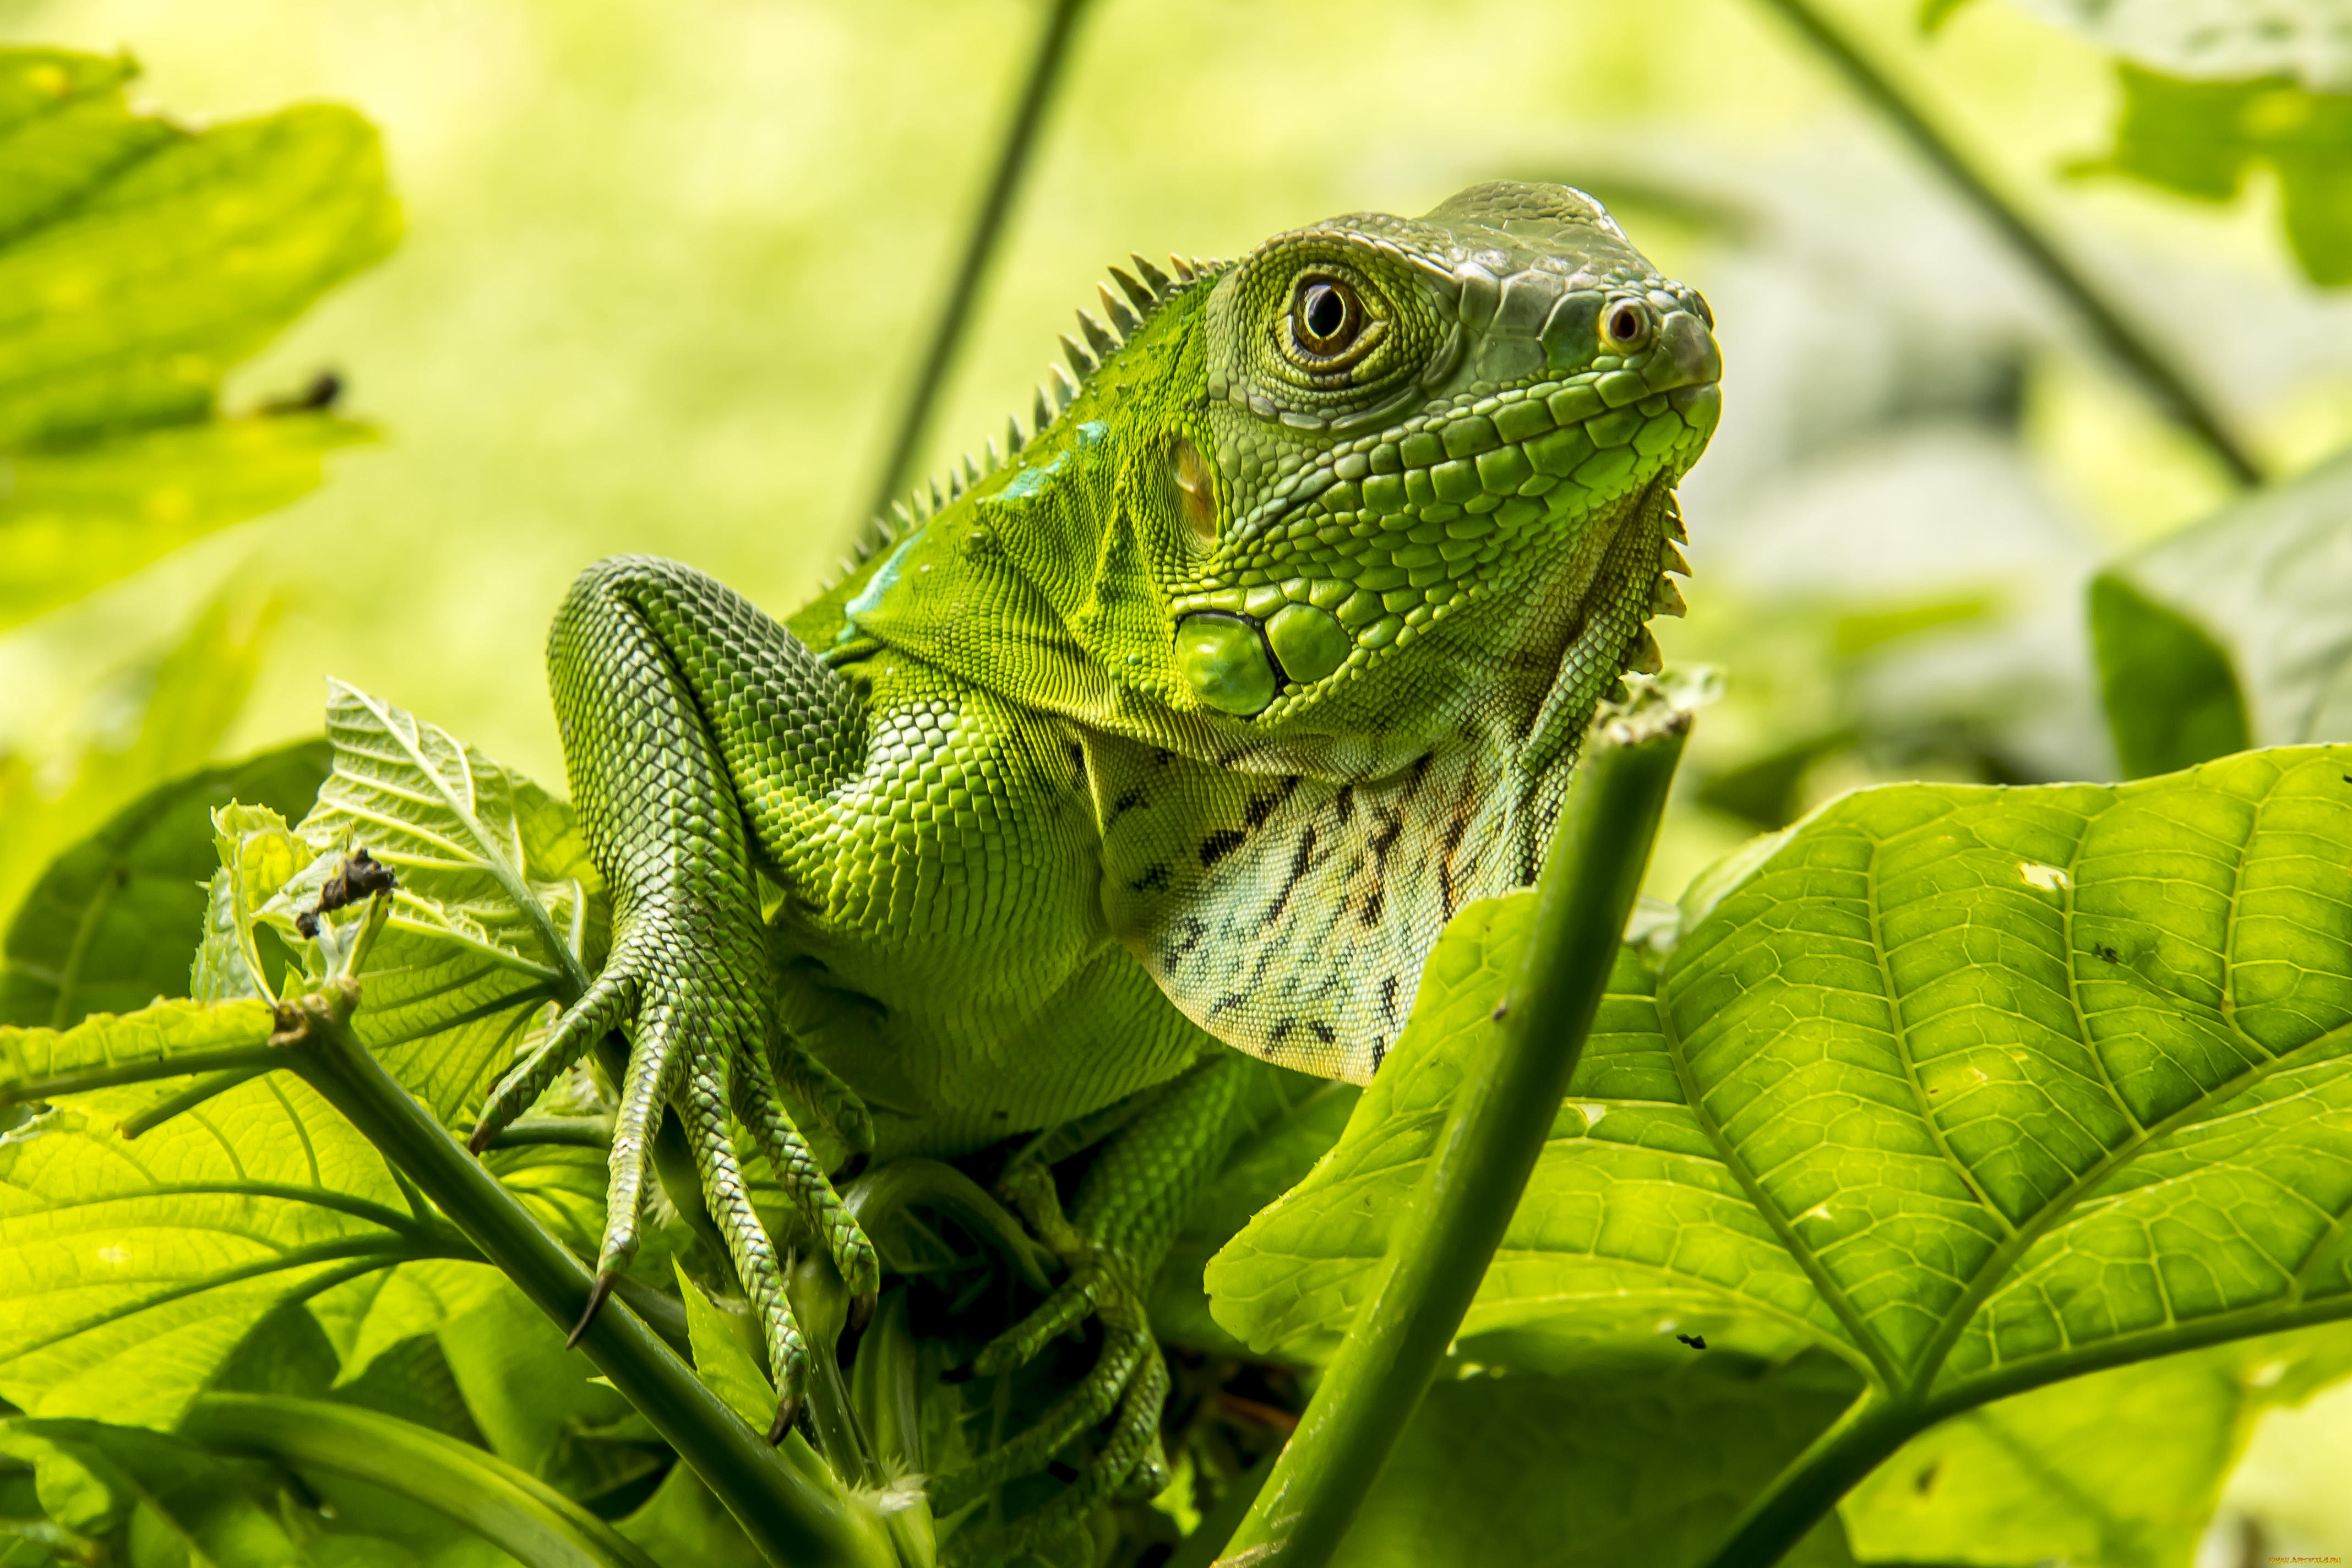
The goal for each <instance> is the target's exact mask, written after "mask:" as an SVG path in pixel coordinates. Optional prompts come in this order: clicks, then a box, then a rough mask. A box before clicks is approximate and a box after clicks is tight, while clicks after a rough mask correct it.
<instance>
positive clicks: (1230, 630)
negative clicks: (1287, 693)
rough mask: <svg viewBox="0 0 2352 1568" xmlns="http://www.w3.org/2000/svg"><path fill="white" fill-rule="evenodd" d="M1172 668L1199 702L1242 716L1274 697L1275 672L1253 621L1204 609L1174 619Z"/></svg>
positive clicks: (1259, 708)
mask: <svg viewBox="0 0 2352 1568" xmlns="http://www.w3.org/2000/svg"><path fill="white" fill-rule="evenodd" d="M1176 668H1178V669H1179V670H1181V671H1182V672H1183V676H1184V679H1185V680H1186V681H1187V682H1188V683H1190V685H1191V686H1192V689H1193V691H1194V692H1196V693H1198V694H1199V696H1200V699H1201V700H1202V701H1203V702H1205V703H1207V704H1208V705H1209V706H1210V707H1212V708H1214V709H1216V710H1218V711H1219V712H1221V713H1231V714H1234V715H1235V716H1236V717H1239V718H1243V719H1246V718H1248V717H1249V716H1250V715H1251V714H1253V713H1256V712H1258V711H1260V710H1263V709H1264V708H1265V705H1266V704H1267V703H1269V702H1271V701H1273V700H1274V693H1275V689H1276V687H1277V686H1279V685H1280V684H1281V682H1280V681H1279V680H1278V679H1276V676H1275V673H1274V660H1273V658H1271V657H1270V656H1269V655H1268V654H1267V652H1266V648H1265V637H1262V636H1260V635H1259V633H1258V628H1257V623H1256V622H1255V621H1247V620H1244V619H1243V618H1242V617H1241V616H1225V615H1219V614H1217V613H1215V612H1213V611H1205V612H1202V613H1201V614H1198V615H1191V616H1185V617H1184V618H1183V619H1182V620H1181V621H1179V622H1177V623H1176Z"/></svg>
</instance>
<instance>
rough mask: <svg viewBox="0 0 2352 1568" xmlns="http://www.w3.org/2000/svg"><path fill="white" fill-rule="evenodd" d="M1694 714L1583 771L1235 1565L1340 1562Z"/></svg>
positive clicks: (1553, 1076) (1440, 1352)
mask: <svg viewBox="0 0 2352 1568" xmlns="http://www.w3.org/2000/svg"><path fill="white" fill-rule="evenodd" d="M1688 728H1689V719H1688V716H1687V714H1684V713H1679V712H1677V713H1675V714H1673V715H1672V716H1671V717H1669V718H1666V719H1665V720H1664V721H1663V722H1660V723H1658V724H1656V725H1655V726H1654V728H1653V729H1652V731H1651V732H1650V733H1648V734H1647V735H1646V736H1644V737H1643V738H1641V739H1637V740H1633V742H1630V743H1628V744H1622V745H1607V744H1603V743H1602V742H1601V737H1600V735H1599V733H1598V732H1597V731H1596V733H1595V736H1594V739H1593V741H1592V742H1590V743H1591V746H1592V748H1593V749H1592V752H1591V755H1589V756H1588V757H1586V759H1585V760H1584V761H1583V762H1582V763H1580V765H1579V766H1578V768H1577V771H1576V777H1575V780H1574V782H1573V783H1572V784H1570V793H1569V798H1568V803H1567V805H1566V807H1565V809H1564V810H1562V812H1561V814H1560V820H1559V831H1558V833H1557V835H1556V836H1555V837H1554V838H1553V840H1552V845H1551V853H1550V856H1549V859H1548V861H1547V863H1546V866H1545V869H1544V874H1543V879H1542V881H1541V882H1540V883H1538V889H1537V903H1536V916H1535V924H1534V929H1533V930H1532V931H1530V933H1529V935H1528V945H1527V952H1526V956H1525V958H1524V959H1523V960H1522V962H1521V964H1520V967H1519V973H1518V974H1517V977H1516V979H1515V980H1514V981H1513V983H1512V986H1511V989H1510V990H1509V991H1508V992H1507V993H1506V994H1505V995H1504V997H1503V999H1502V1001H1501V1002H1500V1003H1499V1004H1498V1005H1496V1009H1495V1016H1496V1020H1497V1023H1498V1027H1497V1028H1496V1030H1495V1041H1494V1045H1493V1047H1492V1052H1493V1055H1492V1058H1491V1061H1490V1063H1489V1065H1488V1067H1487V1068H1486V1070H1484V1071H1476V1072H1472V1073H1469V1074H1467V1075H1466V1076H1465V1079H1464V1087H1463V1089H1461V1091H1460V1092H1459V1094H1458V1095H1457V1096H1456V1099H1455V1101H1454V1111H1453V1115H1452V1116H1451V1117H1450V1118H1449V1119H1448V1121H1447V1122H1446V1124H1445V1128H1444V1131H1443V1132H1442V1133H1441V1134H1440V1135H1439V1138H1438V1143H1437V1147H1436V1149H1435V1150H1434V1151H1433V1152H1432V1154H1431V1158H1430V1161H1429V1167H1428V1169H1427V1170H1426V1171H1424V1172H1423V1173H1422V1178H1421V1183H1420V1184H1419V1186H1417V1187H1416V1188H1415V1189H1414V1192H1413V1196H1412V1206H1411V1207H1410V1208H1409V1209H1408V1210H1407V1211H1406V1212H1405V1213H1404V1214H1402V1215H1400V1216H1399V1217H1398V1220H1397V1225H1396V1229H1395V1231H1394V1233H1393V1239H1392V1240H1391V1243H1390V1246H1389V1257H1390V1259H1391V1261H1390V1265H1389V1269H1388V1274H1387V1277H1386V1278H1385V1279H1383V1280H1382V1281H1381V1285H1380V1288H1379V1289H1377V1290H1376V1291H1375V1292H1374V1293H1373V1294H1372V1296H1371V1297H1370V1300H1367V1301H1366V1302H1365V1303H1364V1305H1363V1307H1362V1309H1361V1310H1360V1311H1359V1312H1358V1314H1357V1317H1356V1321H1355V1325H1354V1328H1353V1329H1352V1331H1350V1332H1349V1335H1348V1338H1347V1341H1346V1342H1344V1343H1343V1344H1342V1345H1341V1346H1340V1347H1339V1354H1338V1355H1337V1356H1336V1357H1335V1358H1334V1359H1333V1361H1332V1363H1331V1365H1330V1367H1329V1369H1328V1371H1327V1372H1326V1373H1324V1377H1323V1383H1322V1386H1321V1387H1320V1388H1318V1390H1317V1391H1316V1394H1315V1399H1314V1402H1313V1403H1312V1404H1310V1405H1308V1406H1307V1414H1306V1416H1305V1417H1304V1418H1303V1419H1302V1420H1301V1421H1300V1422H1299V1425H1298V1431H1297V1435H1296V1436H1293V1437H1292V1438H1291V1440H1290V1442H1289V1444H1288V1445H1287V1446H1286V1447H1285V1448H1284V1449H1283V1451H1282V1457H1281V1458H1280V1459H1278V1460H1277V1461H1276V1464H1275V1468H1274V1473H1273V1474H1272V1475H1271V1476H1269V1477H1268V1478H1267V1479H1266V1483H1265V1489H1264V1490H1262V1491H1261V1492H1260V1493H1259V1494H1258V1497H1257V1500H1256V1502H1255V1504H1254V1505H1252V1507H1251V1509H1250V1512H1249V1516H1248V1517H1247V1518H1246V1519H1244V1521H1242V1526H1241V1528H1240V1530H1238V1531H1235V1533H1234V1539H1233V1541H1232V1542H1230V1543H1228V1544H1227V1546H1226V1548H1225V1552H1226V1555H1227V1557H1228V1558H1241V1557H1243V1556H1244V1554H1246V1553H1249V1552H1251V1551H1252V1550H1253V1549H1255V1550H1256V1551H1257V1552H1258V1553H1259V1555H1256V1556H1252V1557H1250V1558H1249V1561H1250V1562H1252V1563H1269V1564H1270V1563H1280V1564H1281V1565H1282V1568H1320V1564H1322V1563H1326V1562H1328V1561H1329V1560H1330V1558H1331V1555H1332V1553H1333V1552H1336V1551H1338V1549H1339V1543H1340V1541H1341V1540H1342V1538H1343V1537H1344V1536H1345V1535H1346V1534H1347V1531H1348V1527H1349V1524H1350V1523H1351V1522H1352V1521H1354V1519H1355V1517H1356V1510H1357V1509H1358V1508H1359V1507H1360V1505H1361V1504H1362V1502H1363V1500H1364V1497H1365V1495H1366V1494H1367V1493H1368V1492H1369V1491H1370V1489H1371V1486H1372V1482H1373V1481H1374V1480H1375V1479H1377V1478H1378V1476H1379V1474H1380V1469H1381V1464H1382V1463H1383V1462H1384V1461H1385V1460H1386V1459H1387V1458H1388V1454H1389V1449H1390V1448H1391V1447H1392V1446H1393V1445H1394V1444H1395V1442H1396V1438H1397V1435H1398V1434H1399V1433H1400V1432H1402V1430H1403V1429H1404V1426H1405V1424H1406V1423H1407V1422H1408V1421H1410V1420H1411V1419H1412V1413H1413V1410H1414V1407H1415V1406H1416V1405H1419V1404H1420V1402H1421V1396H1422V1394H1423V1390H1424V1389H1426V1388H1427V1386H1428V1384H1429V1379H1430V1374H1431V1373H1433V1371H1434V1370H1435V1368H1436V1366H1437V1363H1438V1361H1439V1360H1440V1359H1441V1358H1442V1357H1443V1356H1444V1353H1445V1348H1446V1346H1447V1345H1448V1344H1449V1343H1451V1342H1452V1341H1453V1339H1454V1333H1455V1332H1456V1331H1458V1330H1459V1329H1460V1327H1461V1325H1462V1316H1463V1314H1464V1313H1465V1311H1467V1310H1469V1306H1470V1301H1471V1298H1472V1297H1473V1296H1475V1294H1476V1293H1477V1289H1478V1282H1479V1280H1480V1279H1483V1278H1484V1277H1485V1275H1486V1265H1487V1263H1488V1262H1489V1261H1490V1260H1491V1259H1492V1258H1494V1256H1495V1248H1496V1246H1497V1245H1498V1244H1499V1243H1500V1242H1501V1241H1502V1238H1503V1232H1504V1229H1505V1227H1506V1226H1508V1225H1509V1223H1510V1219H1511V1215H1512V1213H1513V1211H1514V1210H1516V1209H1517V1207H1518V1200H1519V1194H1520V1193H1521V1192H1522V1191H1523V1190H1524V1189H1525V1188H1526V1186H1527V1182H1528V1174H1529V1173H1531V1172H1532V1171H1533V1170H1534V1169H1535V1163H1536V1159H1537V1157H1538V1155H1539V1154H1540V1153H1541V1152H1543V1146H1544V1142H1545V1140H1546V1139H1547V1138H1548V1137H1549V1135H1550V1132H1551V1126H1552V1119H1553V1117H1554V1115H1555V1114H1556V1113H1557V1112H1558V1110H1559V1102H1560V1098H1561V1096H1562V1095H1564V1094H1565V1093H1566V1092H1567V1090H1568V1079H1569V1075H1570V1073H1571V1072H1572V1071H1574V1070H1575V1067H1576V1060H1577V1058H1578V1057H1579V1056H1580V1054H1581V1053H1582V1051H1583V1049H1584V1038H1585V1035H1586V1033H1587V1031H1589V1030H1590V1029H1591V1026H1592V1018H1593V1015H1594V1013H1595V1012H1596V1011H1597V1010H1598V1009H1599V1007H1600V1005H1601V993H1602V991H1603V990H1604V989H1605V988H1606V987H1607V984H1608V981H1609V973H1610V970H1611V968H1612V965H1613V964H1614V963H1615V961H1616V957H1617V950H1618V945H1619V943H1620V942H1621V941H1622V936H1623V933H1624V930H1625V921H1626V919H1627V917H1628V916H1629V915H1630V914H1631V913H1632V912H1633V897H1634V893H1635V891H1636V890H1637V889H1639V888H1640V886H1641V880H1642V871H1643V867H1644V866H1646V865H1647V864H1648V861H1649V856H1650V843H1651V840H1652V839H1653V838H1654V837H1656V835H1657V830H1658V820H1659V817H1660V816H1661V815H1662V814H1663V813H1664V809H1665V802H1666V788H1667V785H1668V784H1671V783H1672V782H1673V780H1674V773H1675V762H1676V761H1677V760H1678V759H1679V758H1680V757H1681V755H1682V747H1683V738H1684V736H1685V733H1687V731H1688Z"/></svg>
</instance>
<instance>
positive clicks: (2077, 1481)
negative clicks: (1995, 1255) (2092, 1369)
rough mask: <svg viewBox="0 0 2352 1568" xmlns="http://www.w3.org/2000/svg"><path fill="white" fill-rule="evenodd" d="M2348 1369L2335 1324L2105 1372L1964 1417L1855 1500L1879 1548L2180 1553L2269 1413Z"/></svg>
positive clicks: (2171, 1564) (2122, 1559)
mask: <svg viewBox="0 0 2352 1568" xmlns="http://www.w3.org/2000/svg"><path fill="white" fill-rule="evenodd" d="M2347 1372H2352V1331H2347V1330H2346V1329H2345V1328H2343V1327H2341V1326H2331V1327H2328V1328H2326V1329H2306V1330H2304V1331H2299V1332H2297V1333H2293V1334H2280V1335H2266V1336H2264V1337H2263V1338H2260V1339H2253V1340H2242V1341H2239V1342H2236V1343H2233V1344H2226V1345H2217V1346H2215V1347H2213V1348H2212V1349H2210V1350H2204V1351H2196V1352H2190V1353H2189V1354H2186V1355H2179V1356H2167V1357H2165V1358H2164V1359H2162V1360H2160V1361H2154V1362H2144V1363H2139V1364H2137V1365H2133V1366H2125V1367H2116V1368H2113V1369H2111V1370H2109V1371H2106V1372H2102V1373H2093V1374H2092V1375H2090V1376H2088V1377H2084V1378H2081V1379H2078V1380H2075V1381H2074V1382H2070V1383H2065V1384H2059V1385H2057V1386H2055V1387H2052V1388H2043V1389H2037V1390H2035V1391H2034V1392H2033V1393H2032V1394H2020V1395H2018V1396H2017V1397H2016V1398H2014V1399H2004V1400H2001V1401H2000V1402H1999V1403H1997V1404H1993V1405H1985V1406H1983V1407H1981V1408H1979V1409H1976V1410H1971V1411H1969V1412H1968V1413H1967V1414H1966V1415H1958V1416H1955V1417H1953V1418H1952V1419H1951V1420H1949V1421H1947V1422H1945V1423H1943V1424H1942V1425H1941V1426H1937V1427H1936V1428H1935V1429H1934V1430H1933V1431H1931V1432H1928V1433H1927V1434H1925V1435H1924V1436H1919V1437H1917V1438H1915V1439H1913V1440H1912V1442H1910V1443H1909V1444H1908V1445H1906V1447H1904V1448H1903V1450H1902V1452H1900V1453H1898V1454H1896V1455H1895V1457H1894V1458H1892V1459H1889V1460H1888V1461H1887V1462H1886V1463H1885V1464H1884V1465H1882V1466H1880V1467H1879V1468H1878V1469H1877V1470H1876V1471H1875V1472H1874V1473H1873V1474H1872V1476H1871V1477H1870V1479H1867V1480H1865V1481H1864V1482H1863V1483H1862V1485H1861V1486H1859V1487H1857V1488H1855V1489H1854V1490H1853V1492H1851V1493H1849V1494H1848V1495H1847V1497H1846V1499H1845V1500H1844V1501H1843V1503H1842V1504H1841V1505H1840V1508H1839V1511H1840V1512H1841V1513H1842V1514H1843V1516H1844V1519H1845V1526H1846V1533H1847V1535H1848V1536H1849V1537H1850V1538H1851V1539H1852V1540H1853V1543H1854V1548H1855V1550H1856V1552H1858V1553H1859V1554H1860V1555H1861V1556H1862V1557H1863V1558H1864V1559H1865V1560H1866V1561H1871V1562H1885V1561H1902V1562H1911V1563H1930V1562H1934V1563H1944V1562H1949V1563H1970V1562H1974V1563H2044V1562H2064V1563H2075V1564H2078V1565H2079V1568H2177V1565H2178V1564H2180V1563H2188V1562H2189V1561H2190V1560H2191V1559H2192V1558H2194V1557H2195V1556H2196V1553H2197V1544H2198V1542H2199V1540H2200V1538H2201V1537H2202V1536H2203V1535H2204V1534H2205V1532H2206V1530H2207V1528H2208V1526H2209V1525H2210V1522H2211V1521H2212V1518H2213V1512H2214V1509H2215V1506H2216V1505H2217V1503H2218V1502H2219V1500H2220V1499H2221V1487H2222V1483H2223V1482H2224V1481H2225V1480H2226V1479H2228V1477H2229V1474H2230V1471H2231V1468H2232V1467H2233V1466H2234V1465H2235V1464H2236V1462H2237V1459H2238V1457H2239V1455H2240V1454H2242V1452H2243V1451H2244V1449H2245V1447H2246V1443H2247V1440H2248V1439H2249V1437H2250V1436H2252V1430H2253V1426H2254V1424H2255V1422H2256V1420H2257V1419H2258V1418H2259V1417H2260V1415H2262V1413H2263V1411H2265V1410H2269V1409H2273V1408H2276V1407H2278V1406H2281V1405H2294V1404H2300V1403H2301V1402H2302V1401H2304V1400H2305V1399H2306V1398H2308V1397H2310V1396H2311V1394H2314V1393H2315V1392H2316V1391H2317V1390H2318V1389H2319V1388H2321V1387H2322V1386H2325V1385H2326V1384H2329V1383H2331V1382H2334V1381H2336V1380H2337V1379H2340V1378H2342V1377H2343V1376H2344V1375H2345V1374H2346V1373H2347Z"/></svg>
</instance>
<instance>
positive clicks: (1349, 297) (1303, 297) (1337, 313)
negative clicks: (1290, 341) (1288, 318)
mask: <svg viewBox="0 0 2352 1568" xmlns="http://www.w3.org/2000/svg"><path fill="white" fill-rule="evenodd" d="M1293 319H1294V320H1295V321H1297V323H1298V344H1299V347H1301V348H1303V349H1305V350H1306V351H1307V353H1312V354H1336V353H1339V352H1340V351H1341V350H1343V349H1345V348H1346V347H1348V345H1349V344H1350V343H1352V342H1355V341H1356V339H1357V337H1358V335H1359V334H1360V333H1361V332H1362V331H1363V326H1364V312H1363V310H1362V309H1361V307H1360V306H1359V305H1358V304H1357V303H1356V299H1355V296H1354V295H1353V294H1352V293H1350V292H1349V290H1348V289H1347V287H1346V286H1345V285H1344V284H1339V283H1334V282H1331V281H1329V280H1328V279H1319V278H1318V279H1311V280H1310V281H1308V282H1307V283H1306V284H1304V285H1302V286H1301V287H1300V289H1299V290H1298V305H1297V310H1296V312H1295V313H1294V316H1293Z"/></svg>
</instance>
